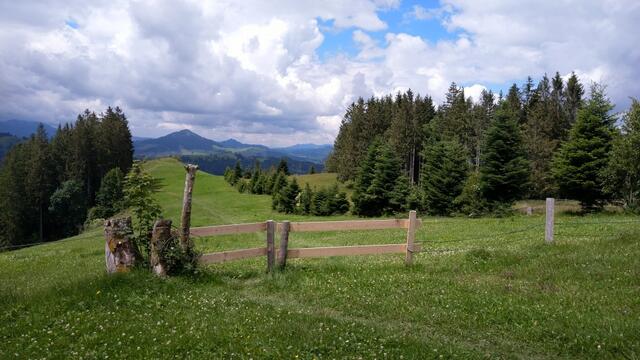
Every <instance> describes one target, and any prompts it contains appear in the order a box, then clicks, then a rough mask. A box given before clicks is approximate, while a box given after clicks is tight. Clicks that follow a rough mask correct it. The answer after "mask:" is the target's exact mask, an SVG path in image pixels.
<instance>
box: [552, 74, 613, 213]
mask: <svg viewBox="0 0 640 360" xmlns="http://www.w3.org/2000/svg"><path fill="white" fill-rule="evenodd" d="M611 109H613V105H611V102H610V101H609V99H607V97H606V95H605V92H604V88H603V87H602V86H600V85H597V84H594V85H593V86H592V88H591V97H590V98H589V100H588V101H587V103H586V105H585V106H584V107H583V108H582V109H580V110H579V111H578V116H577V119H576V123H575V124H574V125H573V127H572V128H571V132H570V134H569V140H567V142H565V143H563V144H562V146H561V148H560V151H559V152H558V153H557V154H556V157H555V158H554V164H553V174H554V176H555V178H556V180H557V181H558V185H559V187H560V193H561V195H563V196H566V197H569V198H572V199H576V200H579V201H580V203H581V205H582V208H583V210H586V211H590V210H594V209H596V208H598V207H600V206H602V205H603V202H604V201H605V200H606V198H607V196H606V195H605V193H604V191H603V185H604V184H603V181H602V180H603V178H602V173H603V171H604V169H605V168H606V166H607V163H608V162H609V158H608V156H609V150H610V149H611V140H612V138H613V134H614V129H615V128H614V123H615V118H614V117H613V116H611V115H609V112H610V111H611Z"/></svg>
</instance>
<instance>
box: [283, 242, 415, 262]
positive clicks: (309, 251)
mask: <svg viewBox="0 0 640 360" xmlns="http://www.w3.org/2000/svg"><path fill="white" fill-rule="evenodd" d="M406 249H407V245H406V244H386V245H357V246H335V247H317V248H299V249H289V250H288V251H287V257H288V258H290V259H295V258H314V257H327V256H352V255H376V254H394V253H404V252H405V251H406ZM420 249H421V246H420V245H418V244H416V245H414V252H417V251H420Z"/></svg>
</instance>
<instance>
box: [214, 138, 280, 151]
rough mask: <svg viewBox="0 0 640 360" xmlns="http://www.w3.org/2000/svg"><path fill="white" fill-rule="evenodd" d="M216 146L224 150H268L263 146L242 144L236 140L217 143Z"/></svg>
mask: <svg viewBox="0 0 640 360" xmlns="http://www.w3.org/2000/svg"><path fill="white" fill-rule="evenodd" d="M218 144H219V145H220V146H222V147H223V148H225V149H248V148H258V149H266V150H268V149H269V148H268V147H266V146H264V145H253V144H243V143H241V142H240V141H238V140H236V139H229V140H225V141H219V142H218Z"/></svg>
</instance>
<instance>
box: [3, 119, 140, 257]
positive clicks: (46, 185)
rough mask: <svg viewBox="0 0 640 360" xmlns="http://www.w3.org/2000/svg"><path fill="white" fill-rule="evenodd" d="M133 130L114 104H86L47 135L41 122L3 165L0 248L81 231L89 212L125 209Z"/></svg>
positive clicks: (106, 214)
mask: <svg viewBox="0 0 640 360" xmlns="http://www.w3.org/2000/svg"><path fill="white" fill-rule="evenodd" d="M132 162H133V144H132V141H131V132H130V130H129V125H128V121H127V118H126V116H125V114H124V112H123V111H122V110H121V109H120V108H118V107H116V108H115V109H114V108H111V107H109V108H107V110H106V111H105V112H104V113H101V114H96V113H95V112H92V111H89V110H86V111H85V112H84V113H82V114H80V115H78V117H77V119H76V120H75V122H73V123H67V124H65V125H60V126H59V127H58V130H57V132H56V134H55V135H54V136H53V137H52V138H51V140H49V138H48V137H47V134H46V132H45V130H44V127H43V126H42V125H41V126H40V127H39V128H38V129H37V131H36V133H35V134H33V135H32V136H31V137H30V138H29V139H28V140H26V141H24V142H21V143H19V144H17V145H15V146H14V147H13V148H12V149H11V150H10V151H9V152H8V153H7V156H6V157H5V159H4V160H3V162H2V167H1V168H0V208H2V212H0V248H2V247H3V246H11V245H20V244H29V243H34V242H42V241H50V240H55V239H59V238H63V237H67V236H70V235H74V234H77V233H78V232H79V230H80V228H81V227H82V225H83V223H84V222H85V220H86V219H87V217H89V218H106V217H109V216H111V215H113V214H115V213H116V212H118V211H120V210H122V208H123V207H124V204H123V198H124V193H123V191H124V190H123V184H124V182H125V177H124V174H126V173H127V172H128V171H129V169H130V168H131V165H132Z"/></svg>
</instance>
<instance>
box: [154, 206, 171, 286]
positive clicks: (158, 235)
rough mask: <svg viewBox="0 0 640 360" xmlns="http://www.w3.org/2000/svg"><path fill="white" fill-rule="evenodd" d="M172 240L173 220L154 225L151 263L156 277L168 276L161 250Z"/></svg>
mask: <svg viewBox="0 0 640 360" xmlns="http://www.w3.org/2000/svg"><path fill="white" fill-rule="evenodd" d="M169 239H171V220H164V219H160V220H158V221H156V223H155V224H154V225H153V232H152V234H151V257H150V259H149V263H150V265H151V270H153V272H154V273H155V274H156V275H160V276H166V275H167V268H166V266H165V264H164V263H163V261H162V257H161V256H160V249H161V248H162V247H163V246H166V244H167V243H168V242H169Z"/></svg>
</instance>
